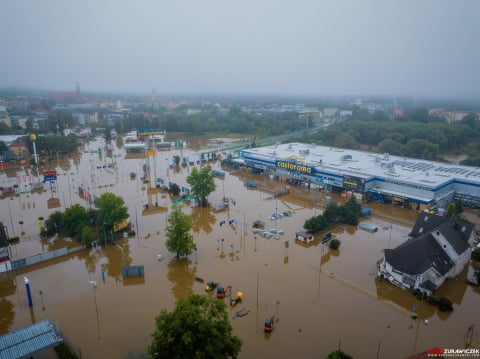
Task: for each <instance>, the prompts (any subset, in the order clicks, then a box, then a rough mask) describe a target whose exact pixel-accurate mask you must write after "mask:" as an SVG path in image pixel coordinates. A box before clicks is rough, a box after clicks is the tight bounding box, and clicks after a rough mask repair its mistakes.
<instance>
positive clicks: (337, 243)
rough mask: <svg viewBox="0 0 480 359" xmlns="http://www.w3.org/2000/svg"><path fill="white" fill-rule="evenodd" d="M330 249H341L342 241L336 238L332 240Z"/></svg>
mask: <svg viewBox="0 0 480 359" xmlns="http://www.w3.org/2000/svg"><path fill="white" fill-rule="evenodd" d="M329 247H330V249H333V250H337V249H338V248H340V240H338V239H336V238H334V239H332V240H331V241H330V244H329Z"/></svg>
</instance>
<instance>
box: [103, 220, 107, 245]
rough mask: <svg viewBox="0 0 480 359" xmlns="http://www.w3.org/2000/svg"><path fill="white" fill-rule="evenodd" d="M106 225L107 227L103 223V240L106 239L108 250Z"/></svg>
mask: <svg viewBox="0 0 480 359" xmlns="http://www.w3.org/2000/svg"><path fill="white" fill-rule="evenodd" d="M105 225H106V223H105V222H103V239H104V242H105V248H106V247H107V233H106V232H105Z"/></svg>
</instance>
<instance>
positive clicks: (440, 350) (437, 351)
mask: <svg viewBox="0 0 480 359" xmlns="http://www.w3.org/2000/svg"><path fill="white" fill-rule="evenodd" d="M444 353H445V350H444V349H443V348H430V349H427V355H429V356H430V355H443V354H444Z"/></svg>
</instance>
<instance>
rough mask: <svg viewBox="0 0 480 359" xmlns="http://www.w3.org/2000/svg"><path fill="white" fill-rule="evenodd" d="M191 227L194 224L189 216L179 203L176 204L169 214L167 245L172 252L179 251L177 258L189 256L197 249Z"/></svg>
mask: <svg viewBox="0 0 480 359" xmlns="http://www.w3.org/2000/svg"><path fill="white" fill-rule="evenodd" d="M191 229H192V225H191V223H190V219H189V218H188V216H187V215H186V214H185V213H183V212H182V209H181V208H180V207H179V206H178V205H174V206H173V207H172V212H171V213H170V215H169V216H168V225H167V228H166V237H167V241H166V242H165V245H166V246H167V249H168V250H169V251H170V252H175V253H177V258H178V257H180V256H188V255H189V254H191V253H192V251H193V250H194V249H195V243H193V237H192V235H191V234H190V230H191Z"/></svg>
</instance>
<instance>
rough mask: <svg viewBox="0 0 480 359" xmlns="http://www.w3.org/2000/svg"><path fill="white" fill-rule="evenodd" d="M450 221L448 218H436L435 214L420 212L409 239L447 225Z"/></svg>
mask: <svg viewBox="0 0 480 359" xmlns="http://www.w3.org/2000/svg"><path fill="white" fill-rule="evenodd" d="M449 220H450V219H449V218H448V217H443V216H437V215H436V214H432V213H428V212H420V214H419V215H418V217H417V221H416V222H415V225H414V226H413V228H412V231H411V232H410V237H412V238H415V237H418V236H422V235H424V234H426V233H429V232H431V231H433V230H434V229H436V228H438V227H440V226H441V225H442V224H444V223H447V222H448V221H449Z"/></svg>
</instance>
